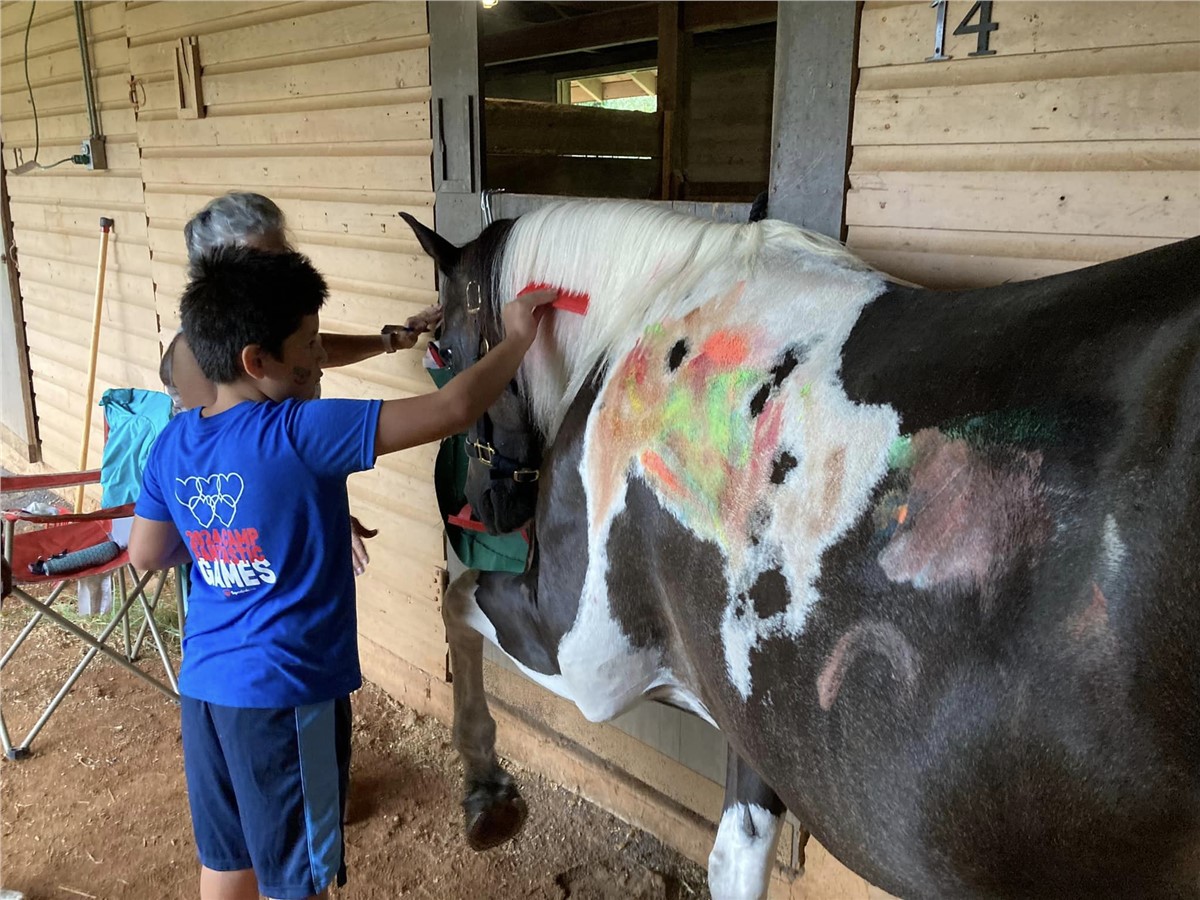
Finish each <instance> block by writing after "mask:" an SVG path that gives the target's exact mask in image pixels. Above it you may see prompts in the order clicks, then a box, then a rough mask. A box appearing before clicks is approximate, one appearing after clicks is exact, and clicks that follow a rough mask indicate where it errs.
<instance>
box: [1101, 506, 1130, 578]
mask: <svg viewBox="0 0 1200 900" xmlns="http://www.w3.org/2000/svg"><path fill="white" fill-rule="evenodd" d="M1103 541H1104V560H1103V564H1104V571H1105V574H1106V575H1107V576H1108V577H1109V578H1110V579H1111V578H1116V577H1117V576H1118V575H1119V574H1120V572H1121V567H1122V565H1123V564H1124V563H1125V557H1126V556H1127V555H1128V553H1129V548H1128V547H1126V546H1125V541H1123V540H1122V539H1121V530H1120V529H1119V528H1118V527H1117V520H1116V517H1114V516H1113V514H1112V513H1109V514H1108V515H1106V516H1105V517H1104V538H1103Z"/></svg>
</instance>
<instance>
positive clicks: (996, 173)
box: [846, 0, 1200, 287]
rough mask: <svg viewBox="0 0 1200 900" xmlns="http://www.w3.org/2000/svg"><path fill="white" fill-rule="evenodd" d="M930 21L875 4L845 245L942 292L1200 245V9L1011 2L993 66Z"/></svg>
mask: <svg viewBox="0 0 1200 900" xmlns="http://www.w3.org/2000/svg"><path fill="white" fill-rule="evenodd" d="M971 5H972V4H971V3H969V2H967V0H952V2H951V3H950V4H949V9H948V14H947V18H946V21H947V29H946V31H947V38H946V53H948V54H949V55H951V56H952V57H953V59H952V60H951V61H949V62H925V58H926V57H928V56H929V55H931V54H932V52H933V37H934V16H935V12H934V10H932V9H930V7H929V4H928V3H927V2H924V0H920V2H911V3H883V2H879V3H872V2H868V3H867V4H866V6H865V8H864V11H863V14H862V23H861V32H860V42H859V64H860V67H861V70H860V78H859V83H858V92H857V96H856V102H855V110H854V125H853V144H854V150H853V156H852V160H851V167H850V192H849V195H848V197H847V204H846V221H847V226H848V243H849V245H850V246H851V247H852V248H853V249H855V250H856V251H857V252H859V253H860V254H862V255H863V256H864V257H866V258H867V259H868V260H870V261H871V262H872V263H874V264H875V265H878V266H879V267H880V268H882V269H884V270H886V271H889V272H891V273H893V274H895V275H898V276H900V277H903V278H908V279H911V280H913V281H917V282H921V283H924V284H928V285H930V286H938V287H959V286H974V285H986V284H995V283H998V282H1001V281H1004V280H1006V279H1023V278H1032V277H1036V276H1040V275H1046V274H1051V273H1054V272H1062V271H1066V270H1069V269H1074V268H1079V267H1082V266H1085V265H1089V264H1091V263H1093V262H1099V261H1102V260H1106V259H1111V258H1114V257H1119V256H1123V255H1127V254H1131V253H1136V252H1138V251H1140V250H1143V249H1147V248H1150V247H1154V246H1158V245H1160V244H1163V243H1168V242H1170V241H1173V240H1177V239H1179V238H1184V237H1189V236H1192V235H1194V234H1196V233H1197V232H1200V173H1198V170H1200V102H1197V87H1198V84H1200V82H1198V80H1197V73H1198V71H1200V12H1198V10H1197V5H1196V4H1195V3H1109V2H1094V3H1087V4H1078V3H1022V2H1006V3H996V4H994V5H993V7H992V10H993V12H992V18H993V20H994V21H995V22H996V23H998V24H999V26H1000V27H999V29H998V30H996V31H993V32H991V35H990V46H991V48H992V49H994V50H995V51H996V54H995V55H994V56H986V57H976V58H972V57H969V56H968V55H967V54H968V53H969V52H971V51H973V50H975V49H976V37H975V35H973V34H968V35H963V36H958V37H955V36H953V35H952V34H951V32H952V31H953V30H954V29H955V27H956V26H957V25H958V23H959V22H960V21H961V20H962V19H963V17H964V16H965V15H966V14H967V12H968V10H969V9H970V7H971Z"/></svg>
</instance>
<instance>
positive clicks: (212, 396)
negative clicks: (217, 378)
mask: <svg viewBox="0 0 1200 900" xmlns="http://www.w3.org/2000/svg"><path fill="white" fill-rule="evenodd" d="M158 377H159V380H161V381H162V383H163V387H165V388H166V390H167V396H169V397H170V398H171V405H172V407H173V410H172V414H175V413H180V412H183V411H184V410H186V409H195V408H196V407H199V406H209V405H211V404H212V403H213V402H214V401H216V399H217V389H216V386H215V385H214V384H213V383H212V382H211V381H209V380H208V379H207V378H205V377H204V373H203V372H201V371H200V364H199V363H197V362H196V357H195V356H193V355H192V348H191V347H189V346H188V342H187V341H186V340H184V339H183V335H182V332H181V333H179V334H177V335H175V337H173V338H171V343H169V344H167V349H166V350H164V351H163V357H162V362H160V363H159V364H158Z"/></svg>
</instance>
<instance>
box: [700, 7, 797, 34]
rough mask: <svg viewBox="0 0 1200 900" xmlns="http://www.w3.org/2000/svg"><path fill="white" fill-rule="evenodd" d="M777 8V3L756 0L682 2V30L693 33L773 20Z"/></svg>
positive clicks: (759, 23) (760, 23) (776, 13)
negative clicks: (740, 0)
mask: <svg viewBox="0 0 1200 900" xmlns="http://www.w3.org/2000/svg"><path fill="white" fill-rule="evenodd" d="M778 9H779V4H778V3H760V2H757V0H747V2H744V3H684V4H683V30H684V31H686V32H688V33H689V34H695V33H697V32H701V31H718V30H719V29H722V28H741V27H743V26H745V25H762V24H764V23H766V22H774V21H775V18H776V16H777V15H778Z"/></svg>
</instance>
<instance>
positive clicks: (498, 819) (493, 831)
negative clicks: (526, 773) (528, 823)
mask: <svg viewBox="0 0 1200 900" xmlns="http://www.w3.org/2000/svg"><path fill="white" fill-rule="evenodd" d="M463 811H464V812H465V813H466V830H467V843H468V844H469V845H470V847H471V849H472V850H480V851H482V850H491V849H492V848H493V847H498V846H500V845H501V844H503V843H504V842H505V841H508V840H511V839H512V838H514V837H516V836H517V833H518V832H520V830H521V828H522V827H523V826H524V825H525V818H526V816H528V815H529V808H528V807H527V806H526V805H525V801H524V800H523V799H522V798H521V794H520V792H519V791H518V790H517V787H516V785H514V784H513V783H512V782H506V783H504V784H494V783H493V784H488V785H479V786H478V787H476V788H475V790H473V791H471V792H470V793H469V794H468V795H467V798H466V799H465V800H464V801H463Z"/></svg>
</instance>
